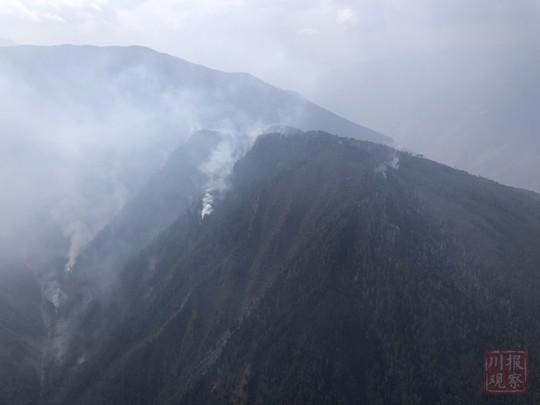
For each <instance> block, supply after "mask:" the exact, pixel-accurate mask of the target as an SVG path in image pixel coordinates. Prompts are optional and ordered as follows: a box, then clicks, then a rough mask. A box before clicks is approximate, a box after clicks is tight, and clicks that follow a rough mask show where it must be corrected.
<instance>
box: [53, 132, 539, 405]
mask: <svg viewBox="0 0 540 405" xmlns="http://www.w3.org/2000/svg"><path fill="white" fill-rule="evenodd" d="M231 183H232V184H231V187H230V189H229V191H228V192H227V194H226V196H225V197H224V199H223V200H221V201H219V202H218V203H217V204H216V206H215V210H214V212H213V213H212V214H211V215H209V216H207V217H205V218H203V219H201V217H200V211H199V207H198V206H196V207H195V206H194V207H193V209H192V210H191V212H189V211H188V212H187V213H186V215H184V216H182V217H181V218H180V219H179V220H178V221H177V222H176V223H175V224H174V225H173V226H171V227H170V228H169V229H168V230H167V231H165V232H163V233H162V234H161V235H160V236H159V237H158V238H157V239H156V240H155V241H154V243H152V245H151V246H149V247H148V248H147V249H146V250H145V251H144V252H143V254H141V255H140V256H139V257H137V258H136V259H134V260H133V261H132V262H130V264H129V265H128V266H127V267H126V268H125V270H124V273H123V279H122V287H121V288H120V289H119V290H118V291H117V292H116V293H115V294H114V297H113V299H112V302H113V303H112V304H110V307H109V310H110V311H111V312H114V314H115V317H116V318H115V325H111V328H112V330H113V331H112V332H111V334H110V335H109V336H107V338H106V339H105V340H104V341H102V344H101V348H100V350H99V351H98V352H97V353H94V354H92V355H91V356H88V357H85V358H84V361H81V362H80V364H79V365H78V366H76V367H73V368H72V369H70V370H69V373H66V374H65V379H64V383H63V385H61V386H60V385H57V386H54V387H49V390H48V402H50V403H56V404H67V403H69V404H118V405H121V404H130V405H135V404H200V403H221V404H227V403H239V404H244V403H245V404H268V403H287V404H300V403H326V404H340V403H341V404H348V403H358V404H388V403H416V404H455V403H475V404H476V403H478V404H481V403H486V404H487V403H489V404H494V403H510V400H509V399H508V398H499V399H497V398H493V397H485V396H483V395H482V355H483V352H484V350H486V349H489V348H493V347H495V348H508V347H510V348H513V347H525V348H528V350H529V352H530V353H531V357H533V356H534V353H538V350H539V349H540V347H539V346H540V343H539V342H538V340H537V336H538V334H539V333H540V330H539V328H540V327H539V326H538V323H537V322H536V320H535V314H536V312H537V311H538V310H539V309H540V296H539V295H538V291H539V288H540V273H539V270H538V269H539V266H540V252H538V249H537V246H538V244H539V243H540V200H539V198H538V195H536V194H534V193H530V192H525V191H522V190H517V189H511V188H508V187H504V186H501V185H499V184H496V183H494V182H491V181H488V180H485V179H482V178H478V177H473V176H470V175H468V174H466V173H464V172H460V171H456V170H453V169H450V168H448V167H445V166H442V165H439V164H436V163H434V162H431V161H428V160H425V159H421V158H417V157H414V156H412V155H408V154H403V153H398V152H396V151H394V150H392V149H390V148H387V147H384V146H380V145H375V144H372V143H367V142H359V141H354V140H350V139H340V138H337V137H333V136H330V135H328V134H324V133H308V134H298V135H294V136H283V135H277V134H276V135H267V136H263V137H262V138H260V139H259V140H258V141H257V143H256V144H255V146H254V147H253V148H252V150H251V151H250V152H249V153H248V154H247V155H246V156H245V158H243V159H242V160H241V161H239V162H238V163H237V165H236V167H235V170H234V173H233V176H232V179H231ZM78 355H79V356H81V357H83V356H84V355H85V353H84V352H81V353H78ZM539 378H540V377H539V376H538V374H537V373H536V371H535V370H534V369H532V368H531V370H530V379H531V381H530V387H531V389H530V392H529V393H528V394H527V395H524V396H519V397H513V398H512V401H511V403H516V404H517V403H520V404H530V403H534V402H537V401H538V400H539V399H540V391H538V389H537V386H538V380H539Z"/></svg>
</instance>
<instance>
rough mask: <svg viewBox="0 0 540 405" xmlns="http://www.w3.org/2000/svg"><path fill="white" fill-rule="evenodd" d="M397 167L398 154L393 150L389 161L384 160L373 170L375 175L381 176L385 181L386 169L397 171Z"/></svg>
mask: <svg viewBox="0 0 540 405" xmlns="http://www.w3.org/2000/svg"><path fill="white" fill-rule="evenodd" d="M399 165H400V158H399V152H398V151H397V150H395V149H394V150H393V152H392V154H391V156H390V157H389V159H387V160H385V161H384V162H383V163H381V164H380V165H379V166H377V167H376V168H375V173H377V174H381V175H382V176H383V178H384V179H385V180H386V178H387V176H388V174H387V171H388V169H392V170H399Z"/></svg>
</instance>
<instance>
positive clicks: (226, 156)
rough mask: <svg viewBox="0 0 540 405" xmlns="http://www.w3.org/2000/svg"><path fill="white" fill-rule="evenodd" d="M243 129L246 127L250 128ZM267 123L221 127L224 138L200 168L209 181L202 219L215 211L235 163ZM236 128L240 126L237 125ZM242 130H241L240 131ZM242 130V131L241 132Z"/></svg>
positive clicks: (202, 209) (203, 202)
mask: <svg viewBox="0 0 540 405" xmlns="http://www.w3.org/2000/svg"><path fill="white" fill-rule="evenodd" d="M248 127H249V129H247V130H243V129H244V128H248ZM267 127H268V126H267V125H265V124H256V125H246V126H244V127H243V128H242V127H241V128H242V129H235V126H234V125H232V126H231V125H229V126H227V127H225V128H223V127H222V128H220V132H221V134H222V140H221V141H220V142H219V144H218V145H217V146H216V148H215V149H214V150H213V151H212V153H211V154H210V157H209V158H208V160H207V161H206V162H204V163H203V164H202V165H201V167H200V170H201V171H202V172H203V173H204V174H205V175H206V177H207V183H206V187H205V193H204V196H203V198H202V208H201V219H204V218H205V217H206V216H207V215H210V214H211V213H212V212H213V211H214V204H215V201H216V199H217V198H218V197H219V196H220V195H221V194H222V193H223V192H224V191H225V190H226V189H227V187H228V180H229V177H230V175H231V173H232V170H233V168H234V164H235V163H236V162H237V161H238V160H239V159H240V158H241V157H242V156H243V155H244V154H245V153H246V152H247V150H248V149H249V148H250V147H251V146H252V145H253V143H254V142H255V140H256V139H257V137H258V136H259V135H260V134H261V133H263V128H267ZM236 128H239V127H238V126H236ZM240 131H241V132H240ZM239 132H240V133H239Z"/></svg>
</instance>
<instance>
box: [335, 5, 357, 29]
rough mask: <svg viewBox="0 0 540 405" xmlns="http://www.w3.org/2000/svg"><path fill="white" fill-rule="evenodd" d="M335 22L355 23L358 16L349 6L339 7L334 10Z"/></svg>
mask: <svg viewBox="0 0 540 405" xmlns="http://www.w3.org/2000/svg"><path fill="white" fill-rule="evenodd" d="M336 19H337V22H338V23H340V24H343V25H356V24H357V23H358V17H357V16H356V13H355V12H354V11H353V10H352V9H350V8H340V9H338V10H337V12H336Z"/></svg>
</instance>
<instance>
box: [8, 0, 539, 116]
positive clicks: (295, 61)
mask: <svg viewBox="0 0 540 405" xmlns="http://www.w3.org/2000/svg"><path fill="white" fill-rule="evenodd" d="M539 21H540V1H538V0H355V1H353V0H252V1H250V0H0V38H3V39H4V41H5V40H11V41H15V42H17V43H25V44H26V43H29V44H46V45H49V44H61V43H74V44H82V43H84V44H97V45H131V44H138V45H145V46H149V47H152V48H154V49H157V50H160V51H163V52H166V53H170V54H173V55H176V56H179V57H181V58H184V59H187V60H190V61H192V62H196V63H201V64H204V65H207V66H210V67H214V68H217V69H221V70H226V71H246V72H250V73H252V74H254V75H256V76H258V77H260V78H262V79H264V80H266V81H268V82H271V83H273V84H276V85H278V86H280V87H284V88H288V89H291V90H296V91H299V92H301V93H303V94H305V95H306V96H308V97H310V98H312V99H314V101H317V102H320V103H322V104H323V105H324V104H326V106H327V107H330V108H333V107H334V106H332V105H328V104H332V102H331V100H325V99H324V94H325V93H327V92H326V91H321V89H320V84H321V83H325V86H328V85H329V84H328V83H332V81H335V82H336V83H338V82H339V86H338V87H339V88H343V87H344V84H345V85H346V81H347V80H354V78H353V77H336V74H335V72H340V71H347V72H351V71H354V67H355V66H357V65H359V64H360V63H362V62H363V61H365V60H373V59H378V58H393V57H396V56H400V55H403V54H413V53H423V52H430V51H437V50H445V49H448V48H471V49H475V48H482V49H486V48H500V47H514V46H517V45H524V44H527V43H529V42H531V41H536V40H538V38H540V27H539V25H540V24H538V22H539ZM343 82H345V83H343ZM338 109H339V108H338ZM338 112H340V111H338Z"/></svg>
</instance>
